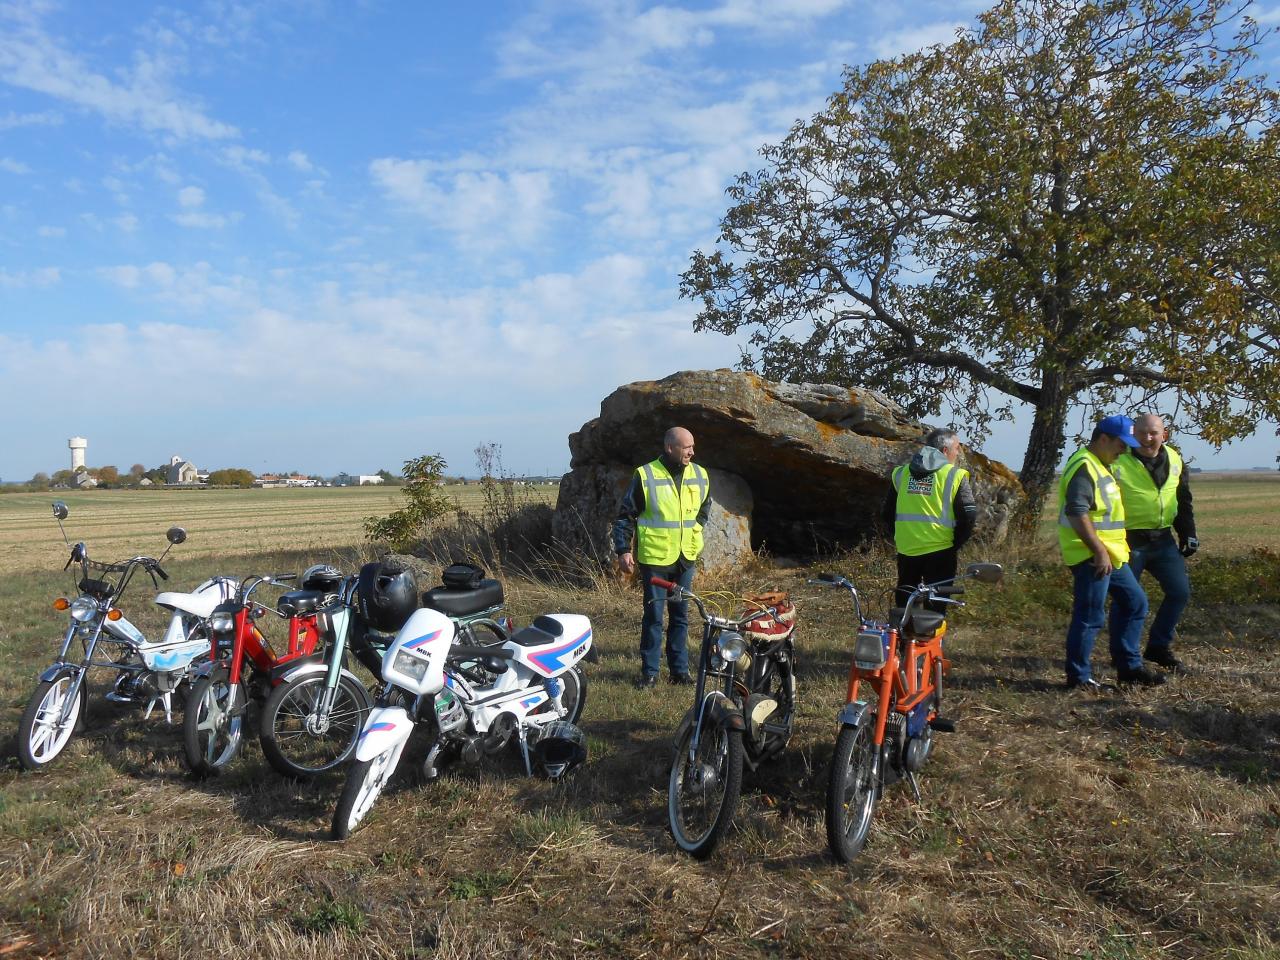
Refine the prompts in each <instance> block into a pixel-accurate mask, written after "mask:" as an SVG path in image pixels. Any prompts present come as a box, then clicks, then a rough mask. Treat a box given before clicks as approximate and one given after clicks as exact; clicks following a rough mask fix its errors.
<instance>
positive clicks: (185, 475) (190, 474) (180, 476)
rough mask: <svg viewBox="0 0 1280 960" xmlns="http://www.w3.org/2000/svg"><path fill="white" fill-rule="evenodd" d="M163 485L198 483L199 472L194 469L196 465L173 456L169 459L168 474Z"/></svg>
mask: <svg viewBox="0 0 1280 960" xmlns="http://www.w3.org/2000/svg"><path fill="white" fill-rule="evenodd" d="M164 482H165V483H199V482H200V471H199V470H197V469H196V465H195V464H194V463H192V462H191V461H190V460H183V459H182V458H181V457H180V456H178V455H177V454H175V455H174V456H172V457H170V458H169V472H168V474H167V475H166V476H165V479H164Z"/></svg>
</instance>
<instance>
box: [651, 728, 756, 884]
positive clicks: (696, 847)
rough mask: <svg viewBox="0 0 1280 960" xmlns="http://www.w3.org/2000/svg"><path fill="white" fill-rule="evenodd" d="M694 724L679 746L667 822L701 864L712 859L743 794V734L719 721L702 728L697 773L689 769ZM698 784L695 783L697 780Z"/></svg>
mask: <svg viewBox="0 0 1280 960" xmlns="http://www.w3.org/2000/svg"><path fill="white" fill-rule="evenodd" d="M693 731H694V727H693V726H692V725H690V727H689V729H688V730H687V731H685V733H684V735H683V736H682V737H681V738H680V742H679V743H678V744H677V746H676V755H675V757H674V758H673V759H672V761H671V777H670V779H669V780H668V783H667V821H668V825H669V826H670V828H671V836H672V838H673V839H674V840H675V842H676V846H678V847H679V848H680V849H681V850H683V851H685V853H688V854H690V855H691V856H693V857H694V858H695V859H697V860H705V859H706V858H707V857H709V856H711V853H712V851H713V850H715V848H716V844H718V843H719V842H720V838H721V837H722V836H724V832H725V831H726V830H727V829H729V823H730V822H731V821H732V820H733V814H734V811H735V809H736V808H737V806H738V795H739V794H740V793H741V792H742V733H741V732H740V731H737V730H729V729H728V728H726V727H725V726H723V725H722V724H719V723H714V722H710V723H707V724H705V725H704V726H703V729H702V737H701V738H700V739H699V741H698V754H697V757H696V758H695V760H694V763H695V764H696V765H697V767H696V769H693V770H691V769H690V763H689V744H690V743H691V742H692V740H693ZM693 776H697V777H699V778H700V782H699V783H694V782H691V780H692V777H693Z"/></svg>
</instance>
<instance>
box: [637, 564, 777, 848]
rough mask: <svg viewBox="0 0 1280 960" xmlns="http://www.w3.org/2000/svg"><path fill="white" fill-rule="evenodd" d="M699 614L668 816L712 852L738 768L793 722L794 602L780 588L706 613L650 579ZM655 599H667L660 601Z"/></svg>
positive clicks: (769, 751)
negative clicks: (721, 612) (697, 648)
mask: <svg viewBox="0 0 1280 960" xmlns="http://www.w3.org/2000/svg"><path fill="white" fill-rule="evenodd" d="M649 582H650V583H652V584H654V585H655V586H659V587H663V588H664V589H666V590H668V591H669V592H671V593H672V594H674V595H675V597H676V598H677V599H681V600H692V601H693V603H694V604H695V605H696V606H697V608H698V612H699V614H701V616H702V622H703V634H702V650H701V652H700V654H699V657H698V675H697V680H696V682H695V686H694V697H693V706H692V707H691V708H690V709H689V712H688V713H686V714H685V717H684V720H683V721H682V722H681V724H680V726H679V728H678V729H677V730H676V735H675V755H674V757H673V758H672V761H671V776H670V778H669V780H668V784H667V815H668V820H669V824H670V827H671V836H672V837H673V838H674V839H675V842H676V845H677V846H679V847H680V849H681V850H684V851H685V852H686V853H689V854H691V855H692V856H694V857H695V858H697V859H699V860H705V859H706V858H707V857H709V856H711V853H712V851H713V850H715V848H716V845H717V844H718V843H719V842H720V838H721V837H722V836H724V832H725V831H726V830H727V829H728V828H729V824H730V823H731V822H732V821H733V815H734V811H735V810H736V808H737V805H738V797H739V794H740V793H741V791H742V769H743V766H744V765H745V766H748V767H750V768H751V769H752V770H755V769H756V768H757V767H758V766H759V765H760V764H761V763H764V762H765V761H767V760H770V759H772V758H773V757H775V756H777V755H778V754H779V753H780V752H781V751H782V749H783V748H784V747H785V746H786V745H787V741H788V740H789V739H790V738H791V729H792V725H793V723H794V721H795V705H796V681H795V608H794V607H793V606H792V605H791V603H790V601H789V600H788V599H787V598H786V595H785V594H768V595H765V596H763V597H758V598H746V604H747V607H748V610H747V611H746V612H745V613H744V614H743V615H741V616H739V617H737V618H735V619H730V618H728V617H721V616H718V615H715V614H709V613H708V612H707V607H706V603H705V602H704V600H703V598H701V597H699V596H698V595H697V594H695V593H693V592H691V591H689V590H685V589H683V588H681V587H680V586H679V585H678V584H675V583H672V582H671V581H669V580H663V579H661V578H659V577H653V578H651V579H650V581H649ZM658 602H666V601H665V600H659V601H658Z"/></svg>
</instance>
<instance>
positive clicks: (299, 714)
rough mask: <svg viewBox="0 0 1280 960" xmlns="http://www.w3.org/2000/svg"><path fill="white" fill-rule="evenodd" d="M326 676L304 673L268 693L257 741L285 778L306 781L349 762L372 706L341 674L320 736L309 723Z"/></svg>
mask: <svg viewBox="0 0 1280 960" xmlns="http://www.w3.org/2000/svg"><path fill="white" fill-rule="evenodd" d="M325 679H326V678H325V674H323V673H319V672H317V673H308V674H306V675H305V676H302V677H299V678H298V679H296V680H290V681H288V682H287V683H282V684H280V685H279V686H278V687H276V688H275V689H274V690H272V691H271V696H269V697H267V702H266V705H265V706H264V707H263V708H262V720H261V722H260V723H259V731H258V739H259V741H260V742H261V743H262V752H263V754H264V755H265V756H266V758H267V762H268V763H269V764H271V766H273V767H274V768H275V769H276V770H277V771H278V772H279V773H281V774H282V775H283V776H286V777H296V778H308V777H314V776H316V775H318V774H321V773H326V772H327V771H329V770H335V769H337V768H338V767H340V766H342V765H343V764H344V763H346V762H347V761H348V760H350V759H351V755H352V753H354V752H355V749H356V740H357V739H358V738H359V737H360V731H361V730H362V729H364V721H365V719H366V718H367V717H368V716H369V710H370V709H371V708H372V706H373V703H372V701H371V700H370V699H369V692H368V691H367V690H365V688H364V686H363V685H362V684H360V683H359V682H358V681H357V680H354V679H352V678H351V677H349V676H346V675H345V674H343V675H340V676H339V677H338V687H337V690H335V691H334V696H333V709H332V710H331V712H330V714H329V718H328V722H327V726H326V728H325V729H324V731H323V732H321V731H320V730H319V729H318V728H317V727H316V726H315V724H314V722H309V716H310V714H311V713H312V711H313V710H314V709H315V704H316V701H317V700H318V699H319V698H320V696H321V695H322V694H323V693H324V689H325Z"/></svg>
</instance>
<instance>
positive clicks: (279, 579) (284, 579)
mask: <svg viewBox="0 0 1280 960" xmlns="http://www.w3.org/2000/svg"><path fill="white" fill-rule="evenodd" d="M271 579H272V580H274V581H275V582H276V583H288V582H289V581H290V580H297V579H298V575H297V574H296V573H278V574H276V575H275V576H274V577H272V578H271Z"/></svg>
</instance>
